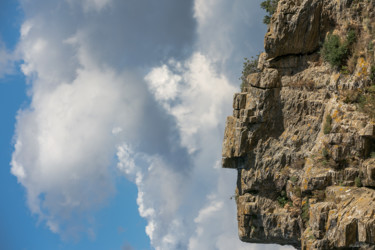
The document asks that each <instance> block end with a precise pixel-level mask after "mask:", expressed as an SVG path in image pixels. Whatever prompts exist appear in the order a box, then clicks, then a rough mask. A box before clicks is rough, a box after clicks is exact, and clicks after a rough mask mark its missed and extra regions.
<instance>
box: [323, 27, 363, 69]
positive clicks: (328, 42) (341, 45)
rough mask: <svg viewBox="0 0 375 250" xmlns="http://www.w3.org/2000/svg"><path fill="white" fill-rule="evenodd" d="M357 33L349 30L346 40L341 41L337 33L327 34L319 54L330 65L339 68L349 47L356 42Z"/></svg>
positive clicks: (346, 57) (345, 57) (347, 53)
mask: <svg viewBox="0 0 375 250" xmlns="http://www.w3.org/2000/svg"><path fill="white" fill-rule="evenodd" d="M356 40H357V35H356V33H355V31H354V30H349V31H348V34H347V36H346V40H345V41H344V42H341V40H340V37H339V36H338V35H333V34H328V36H327V38H326V39H325V41H324V44H323V47H322V49H321V51H320V54H321V55H322V56H323V59H324V60H325V61H326V62H329V63H330V64H331V66H332V67H336V68H341V66H343V64H344V63H345V61H346V60H347V59H348V57H349V55H350V49H351V47H352V45H353V44H354V43H355V42H356Z"/></svg>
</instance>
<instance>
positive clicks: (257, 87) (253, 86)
mask: <svg viewBox="0 0 375 250" xmlns="http://www.w3.org/2000/svg"><path fill="white" fill-rule="evenodd" d="M250 87H252V88H256V89H262V90H268V89H280V88H281V87H259V86H255V85H253V84H250Z"/></svg>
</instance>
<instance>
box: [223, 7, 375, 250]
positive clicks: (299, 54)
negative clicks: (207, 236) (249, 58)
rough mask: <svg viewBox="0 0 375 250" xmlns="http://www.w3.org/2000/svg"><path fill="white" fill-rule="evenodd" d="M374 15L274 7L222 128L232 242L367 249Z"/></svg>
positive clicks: (374, 239) (373, 205)
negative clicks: (232, 204) (231, 183)
mask: <svg viewBox="0 0 375 250" xmlns="http://www.w3.org/2000/svg"><path fill="white" fill-rule="evenodd" d="M374 7H375V1H373V0H368V1H366V0H363V1H360V0H357V1H355V0H351V1H350V0H324V1H323V0H280V1H279V4H278V8H277V11H276V12H275V13H274V14H273V16H272V18H271V22H270V24H269V26H268V32H267V34H266V36H265V52H264V53H262V54H261V55H260V57H259V62H258V71H255V72H253V73H252V74H250V75H248V76H247V83H246V85H245V86H244V87H243V89H242V91H241V93H237V94H235V95H234V100H233V109H234V110H233V115H232V116H229V117H228V118H227V121H226V129H225V135H224V141H223V153H222V155H223V161H222V164H223V167H224V168H232V169H235V170H237V172H238V179H237V188H236V191H235V192H236V193H235V197H236V203H237V211H238V231H239V237H240V239H241V240H242V241H246V242H254V243H277V244H283V245H284V244H287V245H292V246H294V247H295V248H297V249H301V248H302V249H375V123H374V118H375V85H374V84H375V82H374V80H375V63H374V61H375V60H374V51H375V40H374V39H375V12H374ZM332 37H335V38H337V39H338V42H337V41H336V43H335V42H332V41H330V40H329V39H331V38H332ZM332 40H333V39H332ZM340 46H341V47H340ZM323 48H325V51H323ZM335 49H338V50H337V51H338V52H335ZM340 49H342V50H340ZM340 51H341V52H342V51H343V52H342V55H341V57H339V60H338V63H335V62H336V61H334V59H335V58H336V57H335V56H336V54H339V55H338V56H340V53H341V52H340ZM332 58H333V59H332ZM372 65H374V66H372Z"/></svg>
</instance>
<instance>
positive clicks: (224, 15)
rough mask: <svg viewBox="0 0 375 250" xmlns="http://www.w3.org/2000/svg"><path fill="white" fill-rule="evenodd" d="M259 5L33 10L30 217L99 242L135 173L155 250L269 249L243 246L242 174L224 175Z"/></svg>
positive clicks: (99, 2)
mask: <svg viewBox="0 0 375 250" xmlns="http://www.w3.org/2000/svg"><path fill="white" fill-rule="evenodd" d="M259 2H260V1H246V0H234V1H230V2H228V1H224V0H216V1H212V0H210V1H206V0H204V1H203V0H195V1H182V2H181V1H175V0H162V1H158V2H155V1H151V2H150V1H147V2H146V1H121V0H81V1H71V0H66V1H60V2H56V1H49V0H35V1H33V2H32V3H31V2H30V1H23V2H22V6H23V9H24V11H25V22H24V23H23V25H22V28H21V40H20V43H19V46H18V50H19V51H20V52H21V55H22V58H23V61H24V63H23V65H22V67H21V68H22V71H23V73H24V74H25V75H26V76H27V78H28V80H29V81H30V82H31V90H30V95H31V104H30V106H29V107H28V108H26V109H23V110H20V111H19V114H18V117H17V125H16V134H15V150H14V153H13V157H12V163H11V165H12V168H11V171H12V173H13V174H14V175H15V176H16V177H17V178H18V181H19V182H20V183H21V184H22V185H23V186H24V187H25V188H26V192H27V202H28V206H29V208H30V210H31V211H32V212H33V213H35V214H37V215H38V216H39V218H40V220H41V221H44V222H45V223H46V224H47V225H48V226H49V228H50V229H51V230H52V231H53V232H57V233H60V234H62V235H65V234H71V235H74V236H76V235H78V234H79V232H86V233H87V234H89V235H93V232H95V230H94V228H92V227H93V226H92V221H93V214H94V212H95V211H96V210H97V209H99V208H100V207H101V206H102V205H103V204H105V202H106V201H107V200H108V199H109V198H110V197H111V196H112V195H113V194H114V189H115V183H114V179H115V178H114V175H116V174H117V173H118V172H121V173H122V174H123V175H125V176H126V178H128V179H129V180H131V181H133V182H134V183H135V184H136V185H137V187H138V198H137V204H138V206H139V213H140V215H141V216H142V217H144V218H146V220H147V221H148V224H147V227H146V228H145V231H146V233H147V234H148V236H149V237H150V240H151V244H152V245H153V247H154V248H155V249H228V248H229V247H231V248H236V249H244V248H245V247H247V248H249V246H251V247H252V248H253V249H257V248H258V249H260V248H261V249H264V247H263V246H260V247H258V246H257V245H249V244H245V243H242V242H240V241H239V240H238V237H237V225H236V219H235V218H236V208H235V204H234V202H233V201H231V200H230V199H229V198H230V197H231V196H232V194H233V192H234V189H235V179H236V173H235V171H230V170H223V169H221V168H220V159H221V157H220V151H221V143H222V136H223V131H224V126H225V124H224V123H225V117H226V116H227V115H228V114H230V112H231V102H232V100H231V99H232V94H233V93H234V92H235V91H236V89H237V88H238V87H237V85H238V82H237V79H238V77H239V74H240V72H241V66H242V61H243V57H246V56H250V55H255V54H256V53H257V52H258V51H259V50H260V49H261V47H262V38H263V34H264V31H265V27H263V26H261V25H260V24H261V19H262V18H261V13H259V11H257V9H256V8H254V6H258V5H259ZM134 13H137V14H136V15H134ZM115 156H116V159H117V164H113V160H114V157H115ZM114 165H116V166H114ZM115 167H117V168H116V169H115ZM118 170H120V171H118ZM124 216H126V215H124ZM271 248H272V247H271ZM273 248H274V247H273Z"/></svg>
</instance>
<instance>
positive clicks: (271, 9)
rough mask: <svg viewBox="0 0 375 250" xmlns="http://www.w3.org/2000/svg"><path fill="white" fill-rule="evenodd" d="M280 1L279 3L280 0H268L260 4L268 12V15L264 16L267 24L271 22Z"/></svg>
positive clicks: (264, 21)
mask: <svg viewBox="0 0 375 250" xmlns="http://www.w3.org/2000/svg"><path fill="white" fill-rule="evenodd" d="M278 3H279V0H266V1H263V2H262V3H261V4H260V7H261V8H262V9H264V10H265V11H266V12H267V13H268V15H265V16H264V18H263V23H265V24H269V23H270V21H271V17H272V15H273V13H275V11H276V9H277V4H278Z"/></svg>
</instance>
